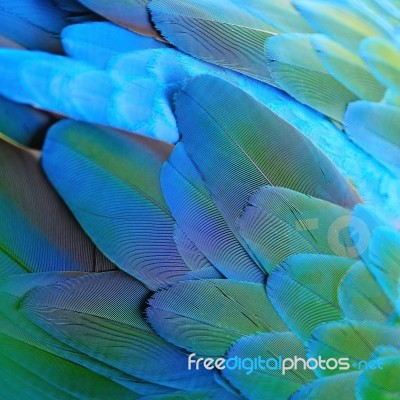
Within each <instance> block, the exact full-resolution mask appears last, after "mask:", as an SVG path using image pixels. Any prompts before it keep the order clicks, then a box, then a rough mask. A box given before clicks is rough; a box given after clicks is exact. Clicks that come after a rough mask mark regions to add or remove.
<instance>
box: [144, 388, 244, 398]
mask: <svg viewBox="0 0 400 400" xmlns="http://www.w3.org/2000/svg"><path fill="white" fill-rule="evenodd" d="M221 398H222V399H224V400H243V397H241V396H236V395H234V394H232V393H229V392H227V391H226V390H224V389H222V388H217V389H215V390H213V392H212V393H210V392H209V391H206V390H199V391H191V392H174V393H171V394H160V395H153V396H144V397H141V398H140V400H219V399H221Z"/></svg>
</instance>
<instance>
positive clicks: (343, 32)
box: [293, 0, 385, 53]
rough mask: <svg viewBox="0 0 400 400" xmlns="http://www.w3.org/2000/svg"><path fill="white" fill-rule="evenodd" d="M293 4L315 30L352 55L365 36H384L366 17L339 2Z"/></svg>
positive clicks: (300, 0)
mask: <svg viewBox="0 0 400 400" xmlns="http://www.w3.org/2000/svg"><path fill="white" fill-rule="evenodd" d="M293 4H294V6H295V7H296V9H297V10H298V11H299V13H300V14H301V15H302V16H303V17H304V18H305V19H306V20H307V22H308V23H309V24H310V25H311V26H312V27H313V28H314V29H315V30H317V31H318V32H321V33H324V34H325V35H327V36H329V37H330V38H331V39H333V40H335V41H336V42H338V43H339V44H341V45H342V46H344V47H345V48H347V49H349V50H350V51H351V52H353V53H357V51H358V46H359V44H360V42H361V40H362V39H364V38H365V37H366V36H381V35H384V34H385V32H384V30H382V29H380V27H379V25H377V24H376V22H375V21H373V20H371V19H370V18H368V16H366V15H365V14H364V15H362V14H360V13H359V12H357V9H355V8H352V7H349V6H346V5H345V4H340V3H339V2H333V3H331V2H329V1H321V2H318V3H316V2H315V1H310V0H293Z"/></svg>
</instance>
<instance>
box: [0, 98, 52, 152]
mask: <svg viewBox="0 0 400 400" xmlns="http://www.w3.org/2000/svg"><path fill="white" fill-rule="evenodd" d="M52 122H53V121H52V118H51V117H49V116H48V115H47V114H45V113H43V112H41V111H39V110H36V109H34V108H31V107H28V106H25V105H22V104H17V103H14V102H12V101H9V100H7V99H5V98H4V97H1V96H0V133H2V134H4V135H6V136H7V137H8V138H10V139H12V140H14V141H16V142H18V143H20V144H23V145H25V146H30V147H40V146H41V145H42V143H43V140H44V135H45V132H46V130H47V128H48V127H49V126H50V124H51V123H52Z"/></svg>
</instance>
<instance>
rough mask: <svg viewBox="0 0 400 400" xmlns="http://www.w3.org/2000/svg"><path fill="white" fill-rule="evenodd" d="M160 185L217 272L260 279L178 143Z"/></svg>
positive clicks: (172, 209)
mask: <svg viewBox="0 0 400 400" xmlns="http://www.w3.org/2000/svg"><path fill="white" fill-rule="evenodd" d="M161 187H162V190H163V194H164V197H165V200H166V202H167V204H168V206H169V208H170V210H171V212H172V215H173V216H174V218H175V220H176V221H177V223H178V224H179V226H180V229H181V230H182V231H184V232H185V233H186V235H188V237H189V238H190V239H191V240H192V241H193V243H194V244H195V245H196V246H197V247H198V248H199V250H200V251H201V252H202V253H203V254H204V255H205V256H206V257H207V259H208V260H210V262H211V263H212V264H213V265H215V267H216V268H217V269H218V270H219V271H221V273H223V274H224V275H225V276H226V277H228V278H229V279H238V280H248V281H255V282H257V281H258V282H262V280H263V279H264V277H263V274H262V273H261V271H260V269H259V267H258V266H257V265H256V264H255V263H254V261H253V260H252V259H251V258H250V257H249V255H248V254H247V252H246V250H245V249H244V248H243V247H242V245H241V244H240V243H239V241H238V240H237V239H236V238H235V236H234V234H233V233H232V231H231V230H230V229H229V227H228V225H227V224H226V222H225V220H224V219H223V217H222V216H221V213H220V212H219V210H218V208H217V207H216V205H215V203H214V202H213V200H212V198H211V196H210V194H209V192H208V190H207V189H206V187H205V186H204V183H203V181H202V179H201V177H200V175H199V172H198V171H197V169H196V167H195V166H194V165H193V163H192V161H191V160H190V158H189V157H188V155H187V153H186V150H185V148H184V146H183V144H182V143H179V144H178V145H177V146H176V147H175V150H174V151H173V152H172V154H171V157H170V158H169V160H168V161H167V162H166V163H165V164H164V166H163V169H162V172H161Z"/></svg>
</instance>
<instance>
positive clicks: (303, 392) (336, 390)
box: [291, 371, 360, 400]
mask: <svg viewBox="0 0 400 400" xmlns="http://www.w3.org/2000/svg"><path fill="white" fill-rule="evenodd" d="M359 376H360V372H358V371H357V372H350V373H347V374H337V375H333V376H328V377H326V378H320V379H317V380H315V381H313V382H311V383H309V384H307V385H304V386H303V387H302V388H301V389H300V390H299V391H297V392H296V393H295V394H294V395H293V396H292V397H291V400H320V399H324V400H336V399H337V398H340V399H346V400H356V397H355V390H354V389H355V386H356V382H357V379H358V378H359Z"/></svg>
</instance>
